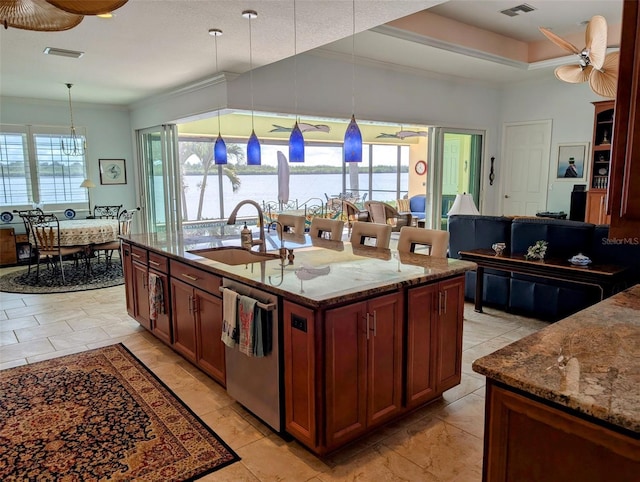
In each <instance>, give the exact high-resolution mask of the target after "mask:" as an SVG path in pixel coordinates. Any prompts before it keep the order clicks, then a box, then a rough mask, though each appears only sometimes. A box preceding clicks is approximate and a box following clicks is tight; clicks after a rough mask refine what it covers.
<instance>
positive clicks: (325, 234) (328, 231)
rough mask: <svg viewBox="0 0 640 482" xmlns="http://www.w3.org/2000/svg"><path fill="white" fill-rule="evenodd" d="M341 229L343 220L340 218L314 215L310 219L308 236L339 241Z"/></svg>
mask: <svg viewBox="0 0 640 482" xmlns="http://www.w3.org/2000/svg"><path fill="white" fill-rule="evenodd" d="M343 230H344V221H342V220H339V219H327V218H319V217H315V218H313V219H312V220H311V228H309V236H311V237H312V238H325V239H327V238H328V239H333V240H334V241H340V240H341V239H342V231H343Z"/></svg>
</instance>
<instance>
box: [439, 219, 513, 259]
mask: <svg viewBox="0 0 640 482" xmlns="http://www.w3.org/2000/svg"><path fill="white" fill-rule="evenodd" d="M494 243H505V244H506V245H507V247H506V249H505V254H506V253H509V248H510V246H511V218H507V217H504V216H482V215H473V214H456V215H453V216H449V256H450V257H452V258H459V257H460V255H459V254H458V252H460V251H468V250H470V249H477V248H487V249H491V245H492V244H494Z"/></svg>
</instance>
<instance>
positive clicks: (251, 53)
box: [248, 15, 255, 131]
mask: <svg viewBox="0 0 640 482" xmlns="http://www.w3.org/2000/svg"><path fill="white" fill-rule="evenodd" d="M248 18H249V69H250V70H249V84H250V88H251V130H252V131H255V128H254V126H253V44H252V41H251V15H249V17H248Z"/></svg>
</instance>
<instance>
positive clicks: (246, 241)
mask: <svg viewBox="0 0 640 482" xmlns="http://www.w3.org/2000/svg"><path fill="white" fill-rule="evenodd" d="M240 245H241V246H242V247H243V248H244V249H251V247H252V246H253V235H252V234H251V230H250V229H249V228H248V227H247V223H244V227H243V228H242V231H240Z"/></svg>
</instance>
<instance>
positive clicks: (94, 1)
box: [46, 0, 128, 15]
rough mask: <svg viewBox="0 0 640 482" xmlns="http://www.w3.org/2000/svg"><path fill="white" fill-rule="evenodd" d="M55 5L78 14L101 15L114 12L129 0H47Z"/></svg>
mask: <svg viewBox="0 0 640 482" xmlns="http://www.w3.org/2000/svg"><path fill="white" fill-rule="evenodd" d="M46 1H47V3H50V4H51V5H53V6H54V7H58V8H59V9H61V10H64V11H65V12H69V13H75V14H76V15H100V14H103V13H109V12H113V11H114V10H116V9H118V8H120V7H122V6H123V5H124V4H125V3H127V1H128V0H91V1H90V2H87V1H86V0H46Z"/></svg>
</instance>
